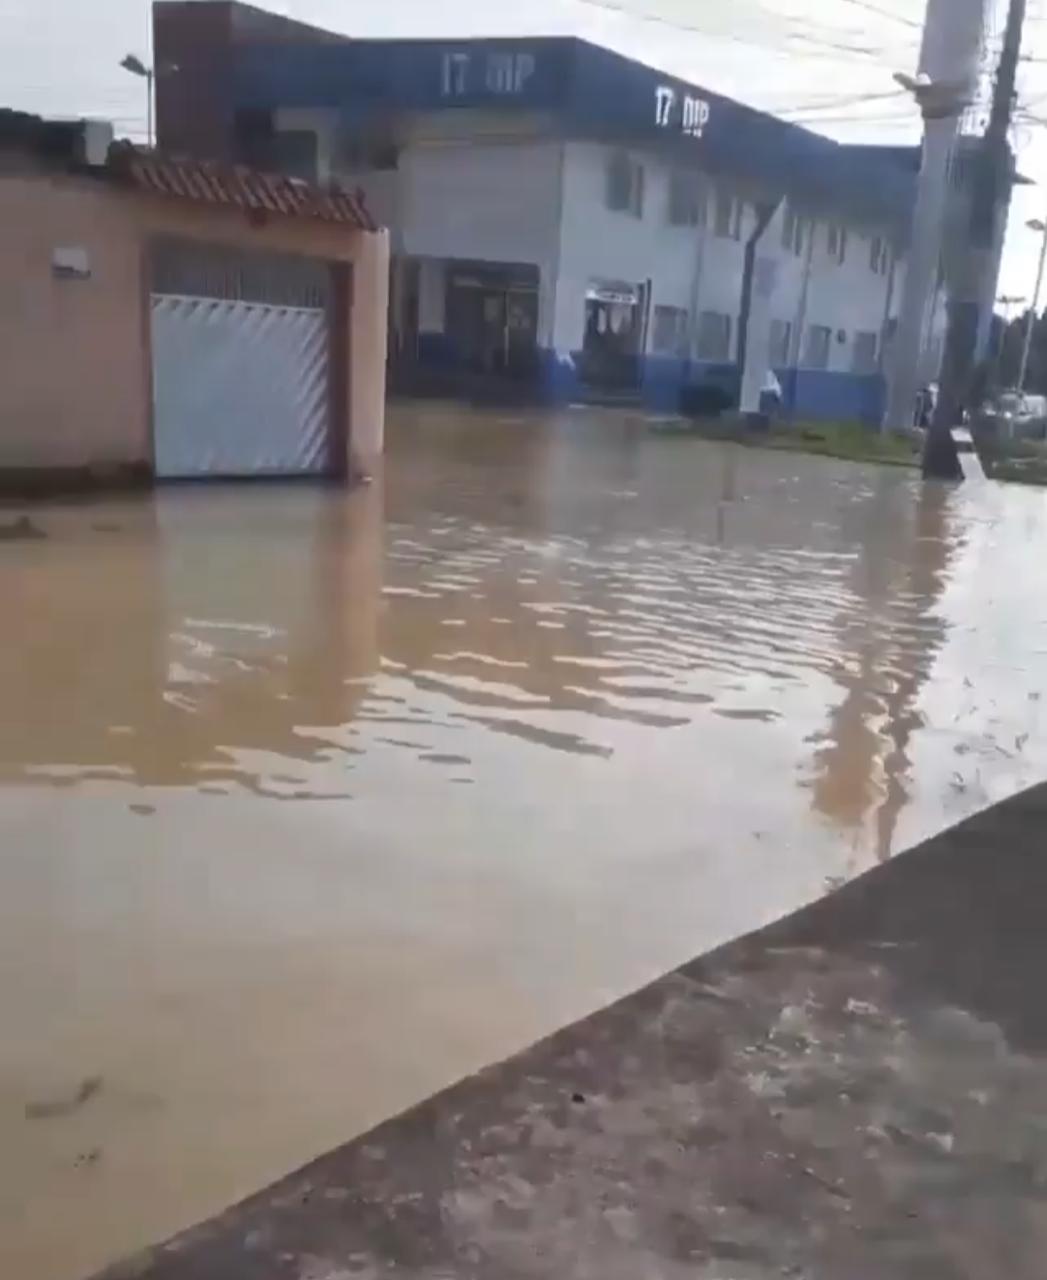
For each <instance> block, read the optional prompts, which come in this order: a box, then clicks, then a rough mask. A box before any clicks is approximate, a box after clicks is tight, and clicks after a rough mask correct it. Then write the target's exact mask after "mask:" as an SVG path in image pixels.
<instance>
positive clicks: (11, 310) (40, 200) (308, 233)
mask: <svg viewBox="0 0 1047 1280" xmlns="http://www.w3.org/2000/svg"><path fill="white" fill-rule="evenodd" d="M111 137H112V131H111V130H108V136H106V131H105V130H104V129H102V128H100V127H99V126H98V125H97V124H93V123H92V124H86V125H85V124H84V123H83V122H81V123H80V124H74V123H65V122H62V123H56V122H48V121H44V120H39V119H37V118H36V117H31V116H23V115H20V114H18V113H14V112H0V220H2V222H3V226H4V237H5V245H6V248H7V250H8V252H7V253H6V254H5V255H4V259H3V265H2V268H0V333H2V334H3V341H2V342H0V423H2V427H3V430H2V431H0V483H3V484H4V485H5V486H6V487H11V488H19V489H24V490H43V491H46V490H48V489H53V488H61V487H69V486H75V487H80V486H81V485H84V484H91V483H106V484H109V483H119V482H122V481H128V482H144V483H149V482H151V481H152V480H153V479H161V480H162V479H185V478H194V477H204V476H229V477H233V476H257V475H274V476H287V475H313V476H317V477H329V478H347V477H351V476H352V475H353V473H354V472H357V471H359V470H363V469H368V468H370V467H371V466H373V465H374V464H375V462H376V461H377V458H378V456H379V455H380V453H381V451H382V437H383V424H384V399H385V367H386V358H385V357H386V338H387V322H386V298H387V289H388V279H389V276H388V262H389V255H388V242H387V237H386V235H385V233H384V232H383V231H379V230H377V229H376V228H375V225H374V223H373V222H372V220H371V218H370V216H369V215H368V214H367V211H366V209H365V207H364V206H363V205H362V204H361V203H360V201H359V200H358V199H356V198H355V197H341V196H334V195H332V194H330V193H327V192H321V191H318V190H315V189H312V188H309V187H307V186H306V185H305V184H292V183H290V182H289V181H288V180H287V179H286V178H281V177H271V176H267V175H264V174H261V173H259V172H257V171H254V170H249V169H246V168H241V169H239V170H236V171H228V170H224V169H218V168H212V167H209V166H207V165H204V164H201V163H199V162H197V161H188V160H181V161H174V160H170V159H167V158H163V157H161V156H158V155H156V154H152V153H143V152H138V151H136V150H134V149H133V148H130V147H127V146H124V147H120V146H117V147H112V146H110V145H109V142H110V139H111Z"/></svg>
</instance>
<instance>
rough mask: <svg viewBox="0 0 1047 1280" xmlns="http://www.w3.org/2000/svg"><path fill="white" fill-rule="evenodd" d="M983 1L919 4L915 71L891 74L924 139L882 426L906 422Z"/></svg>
mask: <svg viewBox="0 0 1047 1280" xmlns="http://www.w3.org/2000/svg"><path fill="white" fill-rule="evenodd" d="M985 6H986V0H927V11H926V16H925V18H924V31H923V43H922V46H921V49H920V61H919V68H918V74H917V75H916V76H915V77H914V76H909V75H905V74H903V73H899V74H897V75H896V76H895V79H896V80H897V81H898V82H899V83H900V84H902V85H903V86H904V87H905V88H907V89H908V90H909V91H910V92H911V93H912V95H913V97H914V98H915V99H916V102H917V104H918V105H919V107H920V111H921V114H922V116H923V122H924V139H923V152H922V161H921V166H920V177H919V183H918V186H917V192H916V207H915V210H914V213H913V223H912V236H911V240H910V245H909V253H908V259H907V264H906V270H905V279H904V284H903V289H902V298H901V309H900V312H899V316H898V329H897V332H896V334H895V338H894V357H893V366H892V371H891V384H890V394H889V399H888V407H887V414H886V419H885V425H886V426H887V428H888V429H890V430H895V431H904V430H906V429H908V428H909V427H911V426H912V425H913V419H914V416H915V410H916V393H917V391H918V390H919V372H920V360H921V356H922V354H923V337H924V333H925V332H926V323H927V319H928V315H929V309H930V306H931V299H932V298H933V296H934V293H935V289H936V286H937V283H938V271H939V268H940V264H941V257H942V237H943V233H944V227H945V214H946V207H947V203H948V197H949V169H950V162H951V160H952V157H953V154H954V151H955V149H956V143H957V139H958V138H959V134H960V119H961V117H962V115H963V113H964V111H965V110H966V108H967V106H968V105H969V103H970V101H971V98H972V97H973V94H974V89H975V85H976V81H977V72H978V59H979V55H980V52H981V46H982V38H983V32H984V25H985Z"/></svg>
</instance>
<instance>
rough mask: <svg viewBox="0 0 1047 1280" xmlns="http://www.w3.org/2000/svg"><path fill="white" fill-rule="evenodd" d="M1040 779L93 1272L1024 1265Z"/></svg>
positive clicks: (706, 1273)
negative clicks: (263, 1186) (172, 1235)
mask: <svg viewBox="0 0 1047 1280" xmlns="http://www.w3.org/2000/svg"><path fill="white" fill-rule="evenodd" d="M1045 818H1047V786H1044V785H1041V786H1039V787H1035V788H1032V789H1031V790H1030V791H1028V792H1024V793H1022V794H1021V795H1020V796H1017V797H1015V798H1012V799H1010V800H1007V801H1002V802H1000V803H999V804H997V805H993V806H992V807H991V808H990V809H988V810H986V811H983V812H982V813H980V814H978V815H976V816H975V817H974V818H972V819H969V820H968V821H967V822H965V823H963V824H961V825H960V826H959V827H955V828H952V829H951V830H950V831H948V832H946V833H944V834H943V835H940V836H936V837H934V838H933V839H932V840H930V841H929V842H927V843H926V844H925V845H923V846H922V847H921V848H919V849H918V850H916V851H913V852H907V853H905V854H903V855H902V856H901V857H899V858H895V859H892V860H891V861H890V862H889V863H886V864H884V865H881V866H878V867H876V868H875V869H874V870H873V871H871V872H869V873H868V874H867V875H865V876H863V877H860V878H859V879H858V880H853V881H851V882H849V884H848V885H846V886H845V887H844V888H842V889H841V890H839V891H837V892H836V893H834V894H832V895H830V896H828V897H826V898H822V899H820V900H819V901H818V902H816V903H814V904H813V905H812V906H810V907H808V908H805V909H802V910H801V911H800V912H798V913H796V914H795V915H793V916H791V917H789V918H787V919H786V920H784V921H781V922H779V923H777V924H775V925H771V926H769V928H767V929H765V930H762V931H759V932H757V933H756V934H752V935H750V936H748V937H746V938H744V939H741V940H739V941H736V942H733V943H729V944H728V945H727V946H725V947H723V948H721V949H719V950H718V951H717V952H715V953H714V954H712V955H709V956H706V957H703V958H700V959H698V960H696V961H693V962H691V963H690V964H687V965H684V966H682V967H681V968H680V969H678V970H676V971H675V972H673V973H670V974H668V975H666V976H665V977H663V978H660V979H658V980H657V981H656V982H654V983H653V984H651V985H650V986H649V987H646V988H645V989H643V990H641V991H639V992H636V993H634V994H633V995H630V996H627V997H626V998H625V999H623V1000H621V1001H619V1002H617V1003H616V1004H614V1005H612V1006H611V1007H609V1008H607V1009H603V1010H600V1011H598V1012H597V1013H595V1014H593V1015H591V1016H590V1017H588V1018H585V1019H582V1020H581V1021H579V1022H578V1023H576V1024H574V1025H573V1026H571V1027H568V1028H566V1029H564V1030H563V1031H560V1032H557V1033H556V1034H555V1035H553V1036H551V1037H550V1038H548V1039H546V1040H544V1041H541V1042H539V1043H538V1044H536V1045H534V1046H532V1047H531V1048H530V1049H528V1050H526V1051H525V1052H524V1053H522V1054H520V1055H518V1056H516V1057H515V1058H512V1059H509V1060H508V1061H506V1062H503V1063H500V1064H498V1065H496V1066H494V1067H488V1068H486V1069H485V1070H483V1071H481V1072H479V1073H477V1074H476V1075H474V1076H471V1077H469V1078H468V1079H466V1080H464V1081H461V1082H460V1083H458V1084H457V1085H455V1086H453V1087H452V1088H451V1089H449V1090H447V1091H445V1092H443V1093H441V1094H437V1095H436V1096H435V1097H432V1098H430V1099H427V1100H426V1101H425V1102H423V1103H421V1104H420V1105H418V1106H416V1107H414V1108H412V1109H410V1110H408V1111H406V1112H404V1113H403V1114H402V1115H399V1116H397V1117H396V1118H394V1119H392V1120H389V1121H387V1122H386V1123H384V1124H382V1125H379V1126H378V1127H377V1128H375V1129H374V1130H372V1131H371V1132H369V1133H366V1134H364V1135H362V1136H360V1137H358V1138H356V1139H354V1140H352V1141H350V1142H347V1143H345V1144H344V1145H343V1146H341V1147H340V1148H337V1149H336V1150H334V1151H331V1152H330V1153H328V1154H327V1155H325V1156H322V1157H321V1158H320V1159H318V1160H316V1161H314V1162H312V1163H311V1164H310V1165H307V1166H306V1167H305V1168H304V1169H301V1170H299V1171H297V1172H295V1173H293V1174H291V1175H290V1176H288V1177H287V1178H285V1179H282V1180H281V1181H280V1182H278V1183H276V1184H275V1185H274V1186H271V1187H269V1188H267V1189H266V1190H264V1191H262V1192H261V1193H259V1194H258V1195H256V1196H253V1197H251V1198H250V1199H248V1200H247V1201H246V1202H244V1203H242V1204H239V1205H236V1206H234V1207H232V1208H230V1209H228V1210H227V1211H226V1212H225V1213H222V1214H220V1215H218V1216H217V1217H216V1218H214V1219H212V1220H211V1221H208V1222H205V1223H202V1224H201V1225H200V1226H198V1227H196V1228H193V1229H190V1230H189V1231H186V1232H184V1233H181V1234H180V1235H178V1236H177V1237H175V1238H174V1239H173V1240H170V1241H167V1242H164V1243H162V1244H160V1245H158V1246H157V1247H155V1248H152V1249H149V1250H146V1251H144V1252H143V1253H141V1254H139V1255H135V1256H133V1257H131V1258H128V1259H126V1260H124V1261H123V1262H121V1263H120V1264H117V1266H116V1267H114V1268H113V1269H112V1270H111V1271H107V1272H106V1273H105V1275H104V1276H100V1277H98V1280H129V1278H130V1277H134V1278H135V1280H377V1277H379V1276H386V1275H391V1274H392V1275H396V1276H398V1277H404V1280H505V1278H506V1277H513V1278H514V1280H527V1278H530V1277H533V1278H534V1280H548V1278H549V1277H554V1276H555V1277H557V1280H561V1278H562V1280H591V1278H592V1277H594V1276H599V1277H607V1278H608V1280H633V1277H636V1276H644V1277H647V1278H648V1280H685V1278H686V1280H691V1278H696V1280H781V1278H782V1277H791V1278H792V1280H999V1277H1001V1276H1006V1277H1008V1280H1042V1277H1043V1275H1044V1256H1045V1253H1047V1214H1045V1212H1044V1206H1045V1202H1047V1126H1045V1124H1044V1120H1045V1118H1047V1070H1045V1068H1047V1059H1045V1057H1044V1053H1045V1050H1047V1011H1045V1008H1044V1004H1043V1001H1042V999H1041V995H1040V979H1039V975H1040V974H1041V973H1042V972H1043V968H1044V964H1045V963H1047V933H1045V931H1044V929H1043V911H1042V902H1043V898H1044V893H1045V891H1047V864H1045V862H1044V859H1043V856H1042V838H1043V837H1042V833H1043V829H1044V820H1045Z"/></svg>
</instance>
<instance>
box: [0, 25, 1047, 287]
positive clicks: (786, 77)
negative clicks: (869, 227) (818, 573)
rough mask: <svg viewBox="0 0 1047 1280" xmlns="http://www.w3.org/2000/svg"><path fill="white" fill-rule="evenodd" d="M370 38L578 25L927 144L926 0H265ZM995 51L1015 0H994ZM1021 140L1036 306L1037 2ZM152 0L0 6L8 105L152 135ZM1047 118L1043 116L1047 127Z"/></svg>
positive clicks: (852, 125)
mask: <svg viewBox="0 0 1047 1280" xmlns="http://www.w3.org/2000/svg"><path fill="white" fill-rule="evenodd" d="M258 3H259V4H260V6H261V7H263V8H268V9H271V10H274V11H276V12H280V13H284V14H287V15H288V16H291V17H296V18H301V19H303V20H305V21H308V22H313V23H316V24H317V25H320V26H324V27H328V28H330V29H331V30H335V31H341V32H344V33H345V34H348V35H359V36H410V35H421V36H459V35H513V34H521V35H533V34H578V35H583V36H586V37H588V38H590V39H594V40H597V41H599V42H601V43H603V44H606V45H609V46H610V47H612V48H615V49H618V50H619V51H621V52H623V53H626V54H628V55H630V56H632V57H638V58H640V59H642V60H643V61H645V62H648V63H651V64H652V65H654V66H657V67H660V68H662V69H664V70H666V71H670V72H672V73H674V74H676V75H679V76H681V77H683V78H687V79H691V80H693V81H694V82H695V83H697V84H699V85H702V86H704V87H706V88H708V89H711V90H713V91H715V92H719V93H723V94H725V95H727V96H729V97H733V98H736V99H738V100H740V101H742V102H748V103H750V104H751V105H753V106H756V107H760V108H762V109H764V110H769V111H773V112H775V113H777V114H780V115H783V116H784V117H786V118H789V119H793V120H796V121H797V122H800V123H803V124H805V125H806V126H807V127H809V128H813V129H818V130H819V131H820V132H823V133H826V134H829V135H830V136H832V137H835V138H839V139H841V140H844V141H848V142H915V141H916V140H917V139H918V138H919V134H920V124H919V119H918V116H917V113H916V110H915V108H914V107H913V106H912V104H911V103H910V102H909V101H908V99H907V98H906V97H905V95H904V94H902V93H900V92H897V91H896V89H897V87H896V85H895V84H894V82H893V80H892V73H893V72H894V71H897V70H901V71H910V72H911V71H913V70H915V66H916V59H917V51H918V47H919V36H920V27H921V25H922V20H923V12H924V6H925V0H527V3H526V4H525V3H518V4H516V5H512V4H505V3H502V4H495V3H492V2H491V0H384V4H379V3H378V2H377V0H258ZM991 3H992V6H993V11H994V12H993V21H992V23H991V24H990V26H991V29H990V50H992V49H998V47H999V33H1000V31H1001V30H1002V25H1003V10H1004V8H1005V6H1006V0H991ZM1028 5H1029V18H1028V22H1027V26H1026V33H1025V43H1024V47H1023V54H1024V57H1025V60H1024V61H1023V63H1022V68H1021V76H1020V80H1019V112H1018V121H1017V123H1016V126H1015V130H1014V133H1013V137H1012V142H1013V144H1014V146H1015V148H1016V150H1017V152H1018V163H1019V167H1020V169H1021V171H1022V173H1023V174H1024V175H1025V176H1027V177H1028V178H1030V179H1032V181H1033V183H1034V185H1032V186H1029V187H1026V188H1023V189H1019V191H1018V192H1017V193H1016V197H1015V203H1014V208H1013V210H1012V216H1011V225H1010V229H1009V233H1008V240H1007V251H1006V255H1005V260H1004V267H1003V275H1002V279H1001V283H1000V289H999V292H1000V293H1001V294H1006V295H1011V296H1019V297H1025V298H1026V299H1028V300H1029V301H1030V302H1031V300H1032V294H1033V286H1034V283H1035V273H1036V261H1037V257H1038V253H1039V248H1040V238H1039V236H1038V235H1037V234H1036V233H1034V232H1032V231H1030V230H1029V229H1028V228H1027V227H1026V225H1025V224H1026V222H1027V221H1028V220H1029V219H1030V218H1034V217H1047V0H1028ZM149 12H150V0H0V105H6V106H11V107H16V108H20V109H22V110H28V111H36V112H40V113H41V114H45V115H66V116H79V115H94V116H102V117H105V118H108V119H111V120H113V121H114V123H115V124H116V126H117V130H118V132H120V133H123V134H128V135H130V136H133V137H139V138H142V137H144V133H145V89H144V84H143V82H142V81H140V80H136V79H135V78H134V77H133V76H131V75H129V74H128V73H127V72H126V71H123V70H122V69H121V68H120V66H119V62H120V59H121V58H122V57H123V56H124V54H125V53H128V52H136V53H138V54H139V55H140V56H141V57H142V58H143V59H147V58H148V56H149ZM1041 120H1042V122H1041Z"/></svg>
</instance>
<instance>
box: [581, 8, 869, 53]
mask: <svg viewBox="0 0 1047 1280" xmlns="http://www.w3.org/2000/svg"><path fill="white" fill-rule="evenodd" d="M577 3H579V4H583V5H586V6H588V7H589V8H591V9H603V10H605V11H608V12H610V13H617V14H620V15H621V16H622V17H625V18H631V19H633V20H634V21H635V22H649V23H652V24H654V25H657V26H662V27H671V28H672V29H673V30H674V31H692V32H694V33H695V34H697V35H702V36H707V37H711V38H713V39H716V40H727V41H729V42H730V43H732V44H740V45H743V46H745V47H747V48H754V49H764V50H766V51H767V52H769V53H771V54H773V55H774V56H775V57H779V58H792V59H795V58H811V59H819V60H825V59H834V60H836V61H840V60H841V54H843V55H844V56H846V57H849V58H853V59H854V60H855V61H865V59H866V58H869V57H881V58H882V57H888V56H890V51H889V50H887V49H885V48H872V47H869V48H864V47H863V48H860V49H857V50H853V49H849V48H847V47H845V46H834V45H833V44H832V42H830V41H825V40H820V39H819V38H818V37H816V36H807V35H804V34H803V33H795V32H791V33H789V34H788V35H787V37H786V40H793V39H803V40H804V41H805V42H807V43H810V44H814V45H822V46H823V47H825V48H826V49H828V50H830V52H828V53H813V52H807V53H805V52H802V51H800V50H798V49H795V48H790V47H788V46H787V45H786V44H784V43H781V42H780V43H777V44H771V43H769V42H768V41H766V40H755V39H753V38H752V37H751V36H742V35H738V34H737V33H735V32H732V31H720V30H716V29H710V28H709V27H702V26H699V25H698V24H697V23H693V22H683V21H681V20H679V19H676V18H669V17H667V16H666V15H665V14H661V13H648V12H642V11H640V10H638V9H633V8H631V7H630V6H628V5H625V4H620V3H618V0H577ZM856 54H857V55H860V56H856Z"/></svg>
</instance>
